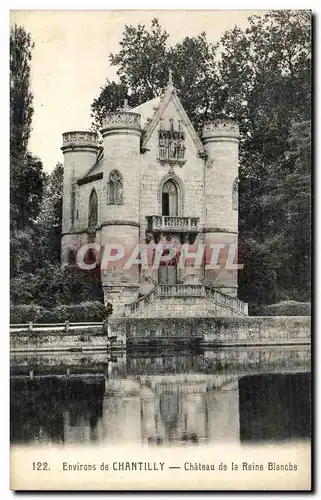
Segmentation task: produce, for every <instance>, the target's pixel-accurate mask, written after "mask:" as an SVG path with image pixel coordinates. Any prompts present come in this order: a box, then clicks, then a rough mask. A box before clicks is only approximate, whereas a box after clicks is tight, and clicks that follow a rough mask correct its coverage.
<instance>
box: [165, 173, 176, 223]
mask: <svg viewBox="0 0 321 500" xmlns="http://www.w3.org/2000/svg"><path fill="white" fill-rule="evenodd" d="M177 211H178V193H177V186H176V184H175V182H174V181H172V180H171V179H169V180H168V181H166V182H165V183H164V184H163V188H162V215H172V216H174V217H176V216H177Z"/></svg>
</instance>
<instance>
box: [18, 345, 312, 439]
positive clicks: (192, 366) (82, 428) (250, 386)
mask: <svg viewBox="0 0 321 500" xmlns="http://www.w3.org/2000/svg"><path fill="white" fill-rule="evenodd" d="M56 356H57V355H53V354H51V355H50V356H49V355H46V356H42V357H41V356H40V357H39V356H36V357H34V358H32V359H31V358H30V357H29V358H26V357H20V358H15V359H14V360H13V361H12V374H13V375H14V376H13V377H12V380H11V441H12V443H33V442H44V443H51V442H57V443H64V444H66V443H67V444H73V443H102V442H104V443H105V444H107V443H122V444H124V443H148V444H150V445H156V446H157V445H167V444H173V443H175V444H177V443H180V444H191V445H200V444H202V443H218V442H226V441H230V442H231V441H233V442H241V443H243V442H248V441H265V440H268V441H271V440H289V439H291V440H293V439H300V438H309V437H310V431H311V429H310V426H311V424H310V392H311V391H310V374H309V373H307V372H306V366H307V365H306V364H305V362H304V359H305V358H304V357H303V356H302V352H301V354H300V355H297V354H296V355H295V356H292V358H293V360H294V361H293V371H294V372H297V373H282V369H280V370H279V371H280V373H273V374H272V373H269V371H268V368H267V366H266V365H264V363H261V366H263V367H264V370H263V369H262V371H263V373H260V372H259V371H258V366H257V365H255V366H254V368H253V363H252V364H251V362H250V361H248V363H247V365H245V364H244V362H242V364H241V365H240V364H238V365H237V366H236V365H232V366H231V363H230V365H229V366H230V368H228V367H226V366H225V365H224V359H225V358H226V359H232V358H231V357H230V356H227V355H226V352H225V354H224V356H225V358H224V356H222V353H220V352H216V353H211V352H209V353H205V354H204V353H203V354H195V353H194V354H191V353H185V354H184V353H183V354H182V353H181V354H180V355H172V356H169V355H166V356H164V355H163V356H161V355H159V354H157V353H155V354H154V355H151V354H150V353H149V354H148V355H147V354H145V355H137V354H136V355H135V356H134V355H132V356H128V355H127V357H126V356H124V355H123V356H122V357H121V358H118V359H117V360H116V358H114V359H113V361H110V360H109V362H107V361H106V358H104V356H105V355H104V354H94V355H92V359H91V361H90V360H88V359H87V360H85V359H82V361H81V360H80V359H77V356H76V355H73V357H72V356H71V355H70V357H69V358H68V356H67V355H63V356H62V357H61V356H60V357H59V360H58V359H57V357H56ZM64 356H65V358H64ZM253 356H254V355H253V353H252V358H251V356H249V355H248V354H247V355H245V354H244V352H243V357H242V356H241V355H240V352H238V359H243V361H244V359H248V360H251V359H252V360H253V359H254V358H255V356H256V358H257V359H259V360H260V359H261V358H262V353H261V354H256V355H255V356H254V358H253ZM260 357H261V358H260ZM256 358H255V359H256ZM213 359H214V360H215V362H212V361H213ZM271 359H273V356H272V358H271ZM286 359H287V360H288V359H291V356H290V355H289V356H287V357H286ZM211 360H212V361H211ZM220 360H221V361H220ZM222 360H223V361H222ZM298 360H299V363H298ZM80 361H81V362H80ZM219 361H220V362H219ZM261 361H262V359H261ZM300 363H301V367H300ZM30 366H32V367H33V370H35V372H34V373H35V375H41V377H37V376H36V377H35V378H34V379H29V378H28V377H27V376H26V374H27V373H28V370H29V369H30ZM66 366H68V367H69V368H68V377H66V376H65V375H64V373H66ZM70 367H71V368H70ZM80 367H81V368H80ZM241 367H242V369H241ZM286 369H287V370H288V371H291V367H290V366H289V365H288V364H287V365H286ZM70 371H71V372H72V374H71V375H69V372H70ZM271 371H278V370H277V366H276V365H275V364H273V363H271ZM283 371H284V366H283ZM300 371H302V373H298V372H300ZM252 372H253V373H252ZM45 375H46V376H45Z"/></svg>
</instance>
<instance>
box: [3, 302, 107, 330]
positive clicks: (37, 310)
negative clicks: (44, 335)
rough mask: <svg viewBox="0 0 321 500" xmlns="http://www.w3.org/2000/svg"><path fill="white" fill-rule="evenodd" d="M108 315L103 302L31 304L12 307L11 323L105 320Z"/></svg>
mask: <svg viewBox="0 0 321 500" xmlns="http://www.w3.org/2000/svg"><path fill="white" fill-rule="evenodd" d="M106 317H107V308H106V307H105V306H104V304H102V303H101V302H98V301H96V302H82V303H80V304H71V305H60V306H56V307H54V308H53V309H45V308H44V307H41V306H38V305H35V304H29V305H16V306H11V307H10V323H11V324H14V323H28V322H29V321H33V322H35V323H63V322H64V321H67V320H69V321H71V322H75V323H76V322H86V321H103V319H104V318H106Z"/></svg>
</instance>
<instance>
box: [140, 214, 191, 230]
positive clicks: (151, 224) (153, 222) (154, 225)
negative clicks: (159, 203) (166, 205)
mask: <svg viewBox="0 0 321 500" xmlns="http://www.w3.org/2000/svg"><path fill="white" fill-rule="evenodd" d="M147 221H148V230H150V231H171V232H189V233H190V232H194V233H197V232H198V231H199V217H174V216H172V215H150V216H148V217H147Z"/></svg>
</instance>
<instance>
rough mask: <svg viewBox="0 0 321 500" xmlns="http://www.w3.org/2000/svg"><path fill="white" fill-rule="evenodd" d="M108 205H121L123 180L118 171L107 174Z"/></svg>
mask: <svg viewBox="0 0 321 500" xmlns="http://www.w3.org/2000/svg"><path fill="white" fill-rule="evenodd" d="M107 189H108V193H107V196H108V204H110V205H122V204H123V178H122V175H121V173H120V172H118V170H113V171H112V172H110V174H109V180H108V186H107Z"/></svg>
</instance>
